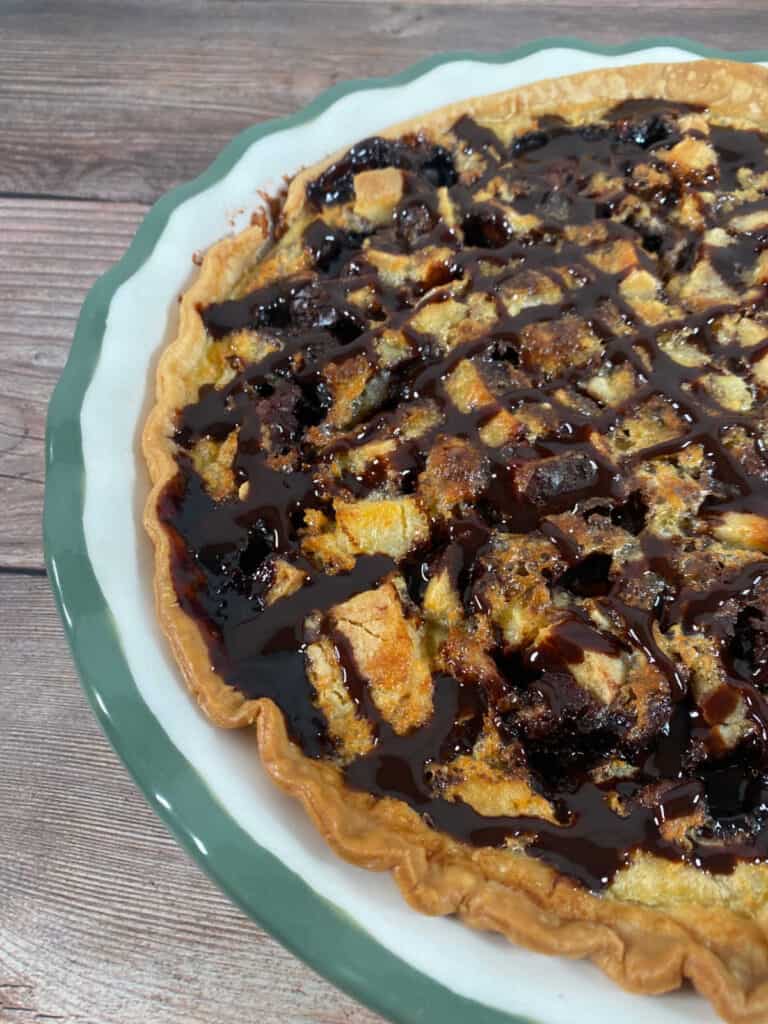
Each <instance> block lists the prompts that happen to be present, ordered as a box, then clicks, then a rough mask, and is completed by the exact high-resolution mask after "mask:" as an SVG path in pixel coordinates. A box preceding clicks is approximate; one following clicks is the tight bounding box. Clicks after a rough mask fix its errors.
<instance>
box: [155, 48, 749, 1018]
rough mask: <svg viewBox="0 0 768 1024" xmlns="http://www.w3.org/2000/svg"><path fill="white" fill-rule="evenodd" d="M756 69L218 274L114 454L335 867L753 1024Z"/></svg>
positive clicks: (186, 635) (359, 207)
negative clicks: (142, 413) (137, 435)
mask: <svg viewBox="0 0 768 1024" xmlns="http://www.w3.org/2000/svg"><path fill="white" fill-rule="evenodd" d="M767 125H768V73H766V71H765V70H763V69H762V68H759V67H756V66H748V65H741V64H731V63H728V62H715V61H700V62H695V63H687V64H673V65H655V66H652V65H646V66H642V67H633V68H621V69H612V70H605V71H597V72H590V73H587V74H582V75H576V76H573V77H568V78H561V79H557V80H553V81H548V82H540V83H537V84H534V85H531V86H527V87H525V88H521V89H516V90H513V91H511V92H506V93H500V94H497V95H493V96H488V97H484V98H479V99H472V100H468V101H466V102H462V103H459V104H455V105H453V106H450V107H446V108H444V109H442V110H438V111H436V112H434V113H432V114H429V115H427V116H424V117H420V118H418V119H416V120H414V121H412V122H409V123H407V124H404V125H400V126H397V127H395V128H393V129H391V130H389V131H386V132H384V133H382V134H381V135H380V136H376V137H374V138H368V139H365V140H364V141H362V142H359V143H358V144H357V145H354V146H352V147H351V148H350V149H349V150H347V151H346V152H343V153H337V154H336V155H334V156H331V157H329V158H328V159H327V160H324V161H323V162H322V163H321V164H319V165H317V166H314V167H311V168H309V169H308V170H304V171H302V172H301V173H300V174H298V175H297V176H296V177H295V178H294V179H293V180H292V181H291V183H290V185H289V187H288V188H287V192H286V194H285V195H284V196H283V197H282V198H281V200H280V201H279V202H276V203H275V204H273V214H274V216H273V217H272V218H271V221H270V220H268V219H267V217H266V216H265V215H264V214H261V215H259V216H258V217H256V218H255V219H254V222H253V224H252V226H251V227H249V228H248V229H247V230H246V231H244V232H242V233H241V234H239V235H237V236H235V237H232V238H228V239H226V240H224V241H222V242H220V243H219V244H217V245H215V246H214V247H213V248H212V249H211V250H210V252H208V254H207V255H206V257H205V259H204V262H203V265H202V269H201V271H200V274H199V276H198V278H197V280H196V282H195V283H194V284H193V286H192V287H191V288H190V290H189V291H188V292H187V294H186V295H185V296H184V298H183V301H182V303H181V307H180V308H181V313H180V325H179V331H178V336H177V337H176V339H175V341H173V343H172V344H171V345H170V346H169V347H168V349H167V351H166V352H165V353H164V354H163V356H162V359H161V361H160V365H159V370H158V377H157V404H156V406H155V408H154V410H153V412H152V414H151V416H150V418H149V421H148V423H147V425H146V430H145V434H144V450H145V453H146V458H147V461H148V464H149V469H150V472H151V476H152V480H153V483H154V487H153V489H152V493H151V497H150V500H149V504H148V506H147V512H146V524H147V528H148V530H149V532H150V534H151V536H152V539H153V541H154V544H155V549H156V580H155V582H156V595H157V607H158V613H159V617H160V620H161V623H162V626H163V629H164V631H165V633H166V634H167V636H168V637H169V639H170V642H171V644H172V647H173V651H174V654H175V656H176V659H177V660H178V662H179V665H180V666H181V669H182V671H183V673H184V676H185V677H186V680H187V683H188V684H189V687H190V688H191V690H192V692H193V693H194V695H195V696H196V697H197V699H198V701H199V702H200V704H201V706H202V707H203V709H204V710H205V711H206V712H207V714H208V715H209V716H210V718H211V719H212V720H213V722H215V723H216V724H217V725H221V726H224V727H250V726H253V727H254V728H255V730H256V733H257V736H258V744H259V750H260V754H261V757H262V759H263V762H264V765H265V766H266V769H267V771H268V772H269V774H270V775H271V776H272V778H273V779H274V780H275V781H276V782H277V783H278V784H279V785H280V786H282V787H283V788H284V789H285V790H287V791H288V792H289V793H291V794H292V795H293V796H295V797H297V798H298V799H299V800H300V801H301V802H302V804H303V805H304V807H305V808H306V810H307V812H308V813H309V814H310V816H311V817H312V819H313V821H314V822H315V824H316V825H317V827H318V828H319V830H320V831H321V832H322V834H323V835H324V836H325V837H326V839H327V840H328V842H329V843H330V844H331V845H332V847H333V848H334V849H335V850H336V851H338V853H340V854H341V855H342V856H343V857H346V858H347V859H349V860H351V861H353V862H354V863H356V864H359V865H363V866H365V867H368V868H372V869H374V870H392V871H393V872H394V876H395V878H396V880H397V882H398V884H399V886H400V887H401V889H402V891H403V893H404V895H405V897H406V898H407V899H408V901H409V902H410V903H411V904H412V905H413V906H414V907H416V908H417V909H419V910H422V911H425V912H427V913H431V914H452V913H453V914H458V915H459V916H461V917H462V918H463V919H464V920H465V921H466V922H468V923H469V924H470V925H472V926H474V927H478V928H484V929H492V930H495V931H498V932H501V933H503V934H505V935H507V936H508V937H509V938H511V939H512V940H514V941H516V942H519V943H522V944H523V945H525V946H528V947H530V948H533V949H536V950H540V951H544V952H551V953H559V954H564V955H566V956H571V957H590V958H592V959H593V960H594V961H595V962H596V963H597V964H598V965H599V966H600V967H601V968H602V969H603V970H604V971H605V972H606V973H607V974H609V975H610V976H611V977H612V978H613V979H615V980H616V981H617V982H619V983H620V984H622V985H624V986H626V987H627V988H630V989H632V990H634V991H639V992H646V993H657V992H663V991H667V990H669V989H672V988H675V987H677V986H679V985H680V984H681V983H682V982H683V981H684V980H686V979H687V980H689V981H691V982H692V983H693V984H694V985H695V986H696V987H697V988H698V989H699V990H700V991H701V992H702V993H703V994H704V995H705V996H706V997H708V998H709V999H710V1000H711V1001H712V1003H713V1004H714V1006H715V1007H716V1009H717V1010H718V1012H719V1013H720V1014H721V1015H722V1016H723V1017H724V1018H725V1019H726V1020H729V1021H739V1022H747V1021H749V1022H754V1021H768V904H766V896H768V866H766V865H765V864H764V863H763V862H764V860H765V859H766V857H768V703H767V701H768V451H767V446H768V411H767V406H766V399H767V398H768V295H767V292H766V285H767V284H768V134H765V133H764V129H765V128H766V126H767Z"/></svg>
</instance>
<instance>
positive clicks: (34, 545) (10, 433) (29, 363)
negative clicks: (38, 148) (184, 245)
mask: <svg viewBox="0 0 768 1024" xmlns="http://www.w3.org/2000/svg"><path fill="white" fill-rule="evenodd" d="M146 209H147V208H146V207H145V206H143V205H141V204H137V203H92V202H75V201H61V200H49V201H41V200H38V199H23V198H20V199H0V310H2V314H1V315H0V494H2V508H3V527H2V529H1V530H0V566H6V567H8V566H16V567H22V568H38V569H42V567H43V553H42V544H41V536H40V531H41V526H40V517H41V515H42V507H43V473H44V470H43V437H44V433H45V412H46V407H47V405H48V399H49V397H50V394H51V391H52V390H53V387H54V385H55V383H56V381H57V380H58V378H59V375H60V373H61V371H62V368H63V366H64V363H65V361H66V358H67V353H68V352H69V346H70V342H71V340H72V334H73V332H74V329H75V323H76V321H77V315H78V312H79V310H80V305H81V304H82V301H83V298H84V296H85V293H86V292H87V291H88V289H89V288H90V286H91V285H92V284H93V282H94V281H95V280H96V278H97V277H98V276H99V275H100V274H102V273H104V271H105V270H107V268H108V267H109V266H110V265H111V264H112V263H114V262H115V261H116V260H118V259H119V258H120V256H121V255H122V253H123V252H124V251H125V249H126V247H127V246H128V243H129V242H130V240H131V238H132V237H133V234H134V232H135V231H136V227H137V225H138V223H139V221H140V220H141V218H142V217H143V216H144V213H145V211H146Z"/></svg>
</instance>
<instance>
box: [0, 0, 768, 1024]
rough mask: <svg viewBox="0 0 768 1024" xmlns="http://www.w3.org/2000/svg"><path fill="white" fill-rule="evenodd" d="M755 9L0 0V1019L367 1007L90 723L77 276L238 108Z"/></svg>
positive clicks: (740, 35) (288, 102)
mask: <svg viewBox="0 0 768 1024" xmlns="http://www.w3.org/2000/svg"><path fill="white" fill-rule="evenodd" d="M766 28H768V16H767V15H766V6H765V0H741V2H740V4H739V5H738V8H737V7H736V6H734V5H732V4H731V3H729V2H727V0H724V2H714V0H705V2H698V3H695V2H690V0H677V2H676V3H675V4H669V3H668V2H667V0H646V2H645V3H643V4H642V5H641V4H638V3H635V2H626V3H623V4H604V3H600V2H594V3H592V4H589V5H588V4H586V3H583V2H579V0H559V2H557V3H553V4H539V3H526V2H524V0H520V2H518V3H512V4H510V3H496V2H491V3H487V4H485V5H479V4H470V3H460V2H454V0H434V2H432V3H426V4H414V3H402V2H401V3H381V2H376V0H361V2H355V3H351V2H346V3H343V2H325V0H314V2H306V0H305V2H293V0H279V2H263V3H257V2H251V3H246V2H224V0H219V2H211V3H208V4H206V3H201V2H197V3H195V2H191V0H155V2H154V3H146V4H144V3H139V2H136V0H133V2H128V0H119V2H118V0H101V2H100V3H98V4H97V3H95V2H94V3H87V2H85V0H81V2H76V0H62V2H55V0H51V2H48V3H46V2H40V0H18V2H14V0H0V508H1V509H2V513H1V514H2V527H0V650H1V651H2V667H3V680H2V685H0V1021H3V1022H7V1024H27V1022H32V1021H44V1020H56V1021H64V1022H67V1024H75V1022H77V1024H134V1022H135V1024H176V1022H181V1021H184V1024H228V1022H232V1024H235V1022H237V1024H242V1022H243V1021H254V1022H259V1024H273V1022H274V1024H277V1022H280V1024H299V1022H307V1024H341V1022H342V1021H346V1022H352V1021H354V1022H356V1024H358V1022H359V1024H372V1022H375V1021H377V1020H379V1018H377V1017H376V1016H375V1015H374V1014H371V1013H369V1012H368V1011H366V1010H364V1009H362V1008H361V1007H360V1006H358V1005H357V1004H356V1003H355V1002H353V1001H352V1000H351V999H349V998H347V997H346V996H344V995H342V994H341V993H339V992H338V991H336V990H335V989H334V988H332V987H331V986H330V985H328V984H327V983H326V982H324V981H323V980H321V979H320V978H318V977H317V976H316V975H315V974H314V973H313V972H312V971H311V970H309V969H308V968H306V967H304V966H303V965H302V964H301V963H299V962H298V961H296V960H295V959H294V958H293V957H292V956H291V955H290V954H288V953H287V952H285V951H284V950H283V949H282V948H281V947H280V946H278V945H277V944H276V943H275V942H274V941H273V940H272V939H270V938H269V937H268V936H267V935H266V934H265V933H264V932H263V931H261V930H260V929H259V928H258V927H256V925H254V924H253V923H252V922H250V921H249V920H248V919H247V918H245V917H244V916H243V915H242V914H241V913H240V912H239V911H238V910H236V909H235V907H234V906H232V905H231V904H230V903H229V902H228V901H227V900H226V899H225V897H224V896H222V895H221V893H220V892H219V891H218V890H217V889H216V888H214V886H213V885H212V884H211V883H210V882H209V881H208V880H207V878H205V877H204V876H203V874H202V873H201V871H200V870H199V869H198V868H197V866H196V865H194V864H192V863H191V862H190V861H189V860H188V859H187V858H186V856H185V855H184V854H183V853H182V852H181V850H179V849H178V848H177V847H176V845H175V843H174V841H173V840H172V839H171V837H170V836H169V834H168V833H167V832H166V831H165V829H164V828H163V827H162V826H161V824H160V822H159V821H158V820H157V819H156V818H155V817H154V815H153V814H152V813H151V812H150V811H149V810H148V808H147V807H146V805H145V804H144V801H143V800H142V798H141V796H140V794H139V793H138V792H137V790H136V789H135V787H134V786H133V783H132V782H131V780H130V779H129V778H128V776H127V774H126V772H125V771H124V769H123V767H122V765H121V764H120V763H119V762H118V760H117V758H116V757H115V755H114V754H113V753H112V751H111V749H110V748H109V746H108V745H107V743H106V741H105V740H104V738H103V737H102V735H101V733H100V732H99V730H98V728H97V726H96V723H95V721H94V719H93V718H92V716H91V714H90V712H89V710H88V707H87V706H86V703H85V700H84V697H83V695H82V693H81V691H80V687H79V685H78V682H77V679H76V677H75V672H74V670H73V668H72V664H71V662H70V657H69V653H68V650H67V647H66V643H65V640H64V635H63V632H62V628H61V625H60V623H59V620H58V618H57V616H56V612H55V610H54V607H53V601H52V599H51V596H50V594H49V591H48V584H47V581H46V579H45V569H44V566H43V556H42V549H41V538H40V515H41V508H42V501H43V430H44V419H45V410H46V403H47V401H48V397H49V394H50V392H51V389H52V387H53V385H54V383H55V381H56V378H57V377H58V375H59V373H60V371H61V368H62V367H63V365H64V361H65V360H66V357H67V351H68V348H69V344H70V339H71V337H72V332H73V328H74V324H75V318H76V316H77V313H78V309H79V307H80V304H81V302H82V299H83V296H84V295H85V293H86V291H87V289H88V288H89V287H90V285H91V283H92V282H93V281H94V279H95V278H96V277H97V276H98V275H99V274H101V273H102V271H104V270H105V269H106V268H107V267H108V266H109V265H110V264H111V263H112V262H113V261H115V260H116V259H118V257H119V256H120V255H121V254H122V252H123V250H124V249H125V247H126V246H127V244H128V242H129V240H130V238H131V236H132V234H133V232H134V230H135V228H136V226H137V225H138V223H139V221H140V220H141V218H142V217H143V216H144V213H145V212H146V210H147V208H148V206H149V204H151V203H152V202H153V201H154V200H155V199H156V198H157V197H158V196H159V195H160V194H161V193H162V192H165V191H166V190H167V189H168V188H170V187H171V186H173V185H175V184H177V183H178V182H181V181H184V180H186V179H188V178H192V177H194V176H195V175H196V174H198V173H199V172H200V171H201V170H202V169H203V168H204V167H205V166H206V165H207V164H208V163H209V162H210V161H211V160H212V158H213V157H214V156H215V155H216V153H217V152H218V151H219V149H220V148H221V147H222V146H223V145H224V144H225V143H226V142H227V140H228V139H229V138H230V137H231V136H232V135H234V134H235V133H236V132H238V131H240V130H241V129H242V128H244V127H245V126H247V125H249V124H251V123H253V122H255V121H259V120H262V119H263V118H267V117H272V116H274V115H279V114H287V113H289V112H291V111H294V110H296V108H297V107H300V106H301V105H303V104H305V103H307V102H308V101H309V100H311V99H312V98H313V97H314V96H315V95H316V94H317V93H318V92H319V91H320V90H321V89H324V88H326V87H327V86H328V85H330V84H332V83H334V82H337V81H339V80H342V79H345V78H352V77H362V76H366V75H388V74H391V73H392V72H395V71H398V70H400V69H401V68H404V67H406V66H407V65H409V64H410V63H412V62H413V61H416V60H418V59H420V58H422V57H425V56H427V55H429V54H431V53H434V52H435V51H439V50H447V49H456V48H462V49H469V48H472V49H476V50H489V49H493V48H498V47H500V46H507V47H512V46H515V45H518V44H520V43H523V42H526V41H527V40H530V39H535V38H537V37H541V36H551V35H555V34H557V35H564V34H573V35H582V36H584V37H586V38H590V39H592V40H597V41H601V42H621V41H626V40H631V39H638V38H641V37H642V36H644V35H645V36H647V35H649V34H654V35H660V34H663V33H668V34H677V35H682V34H687V35H690V36H693V37H696V38H697V39H699V40H700V41H702V42H705V43H709V44H711V45H716V46H720V47H723V48H729V49H739V48H749V47H755V46H760V45H763V46H766V45H768V38H767V37H766V33H765V29H766ZM761 29H762V30H763V31H762V32H761ZM468 1024H471V1022H468Z"/></svg>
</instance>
